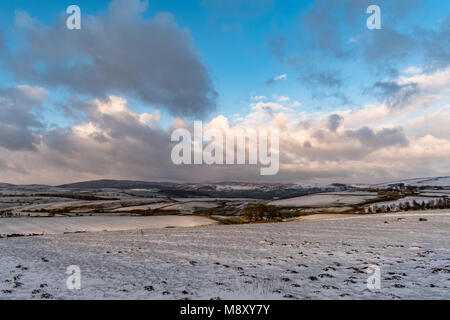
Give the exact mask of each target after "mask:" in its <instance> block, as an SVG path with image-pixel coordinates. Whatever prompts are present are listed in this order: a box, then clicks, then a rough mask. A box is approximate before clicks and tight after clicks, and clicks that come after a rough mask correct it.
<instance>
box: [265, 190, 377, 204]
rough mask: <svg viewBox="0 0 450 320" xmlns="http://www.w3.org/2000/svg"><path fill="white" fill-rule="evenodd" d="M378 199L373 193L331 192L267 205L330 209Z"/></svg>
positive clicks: (277, 201)
mask: <svg viewBox="0 0 450 320" xmlns="http://www.w3.org/2000/svg"><path fill="white" fill-rule="evenodd" d="M376 198H378V195H377V193H375V192H333V193H320V194H313V195H308V196H302V197H296V198H290V199H283V200H276V201H272V202H270V203H269V205H273V206H286V207H331V206H339V205H354V204H359V203H364V202H365V201H367V200H372V199H376Z"/></svg>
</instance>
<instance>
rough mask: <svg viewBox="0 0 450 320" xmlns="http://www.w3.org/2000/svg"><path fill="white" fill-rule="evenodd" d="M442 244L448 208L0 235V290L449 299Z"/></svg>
mask: <svg viewBox="0 0 450 320" xmlns="http://www.w3.org/2000/svg"><path fill="white" fill-rule="evenodd" d="M139 229H142V228H139ZM449 243H450V211H449V210H437V211H423V212H421V211H415V212H408V213H395V214H377V215H359V216H348V215H346V216H326V217H324V218H322V219H304V220H302V221H296V222H290V223H278V224H252V225H235V226H224V225H214V226H204V227H193V228H170V229H164V228H162V229H148V230H144V231H143V232H141V231H140V230H133V231H118V232H91V233H83V234H60V235H47V236H40V237H26V238H8V239H5V238H3V239H0V252H1V255H0V298H2V299H17V298H26V299H29V298H32V299H49V298H50V299H51V298H53V299H157V298H162V299H183V298H188V299H211V298H221V299H232V298H235V299H241V298H246V299H271V298H273V299H283V298H284V299H330V298H338V299H354V298H356V299H367V298H370V299H392V298H397V299H438V298H441V299H442V298H443V299H450V273H449V272H450V246H449ZM368 264H376V265H378V266H380V268H381V289H380V290H378V291H373V292H372V291H369V290H368V289H367V287H366V281H367V278H368V276H369V275H368V274H367V273H366V272H365V268H366V267H367V266H368ZM70 265H78V266H79V267H80V269H81V290H76V291H70V290H68V289H67V287H66V279H67V275H66V273H65V272H66V269H67V267H68V266H70Z"/></svg>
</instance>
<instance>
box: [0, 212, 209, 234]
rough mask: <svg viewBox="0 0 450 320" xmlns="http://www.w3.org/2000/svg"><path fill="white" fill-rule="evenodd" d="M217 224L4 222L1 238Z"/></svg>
mask: <svg viewBox="0 0 450 320" xmlns="http://www.w3.org/2000/svg"><path fill="white" fill-rule="evenodd" d="M210 224H215V222H214V221H213V220H211V219H208V218H202V217H196V216H155V217H111V216H107V217H52V218H28V217H27V218H3V219H0V235H8V234H21V235H29V234H60V233H73V232H98V231H118V230H120V231H125V230H141V229H158V228H167V227H195V226H203V225H210Z"/></svg>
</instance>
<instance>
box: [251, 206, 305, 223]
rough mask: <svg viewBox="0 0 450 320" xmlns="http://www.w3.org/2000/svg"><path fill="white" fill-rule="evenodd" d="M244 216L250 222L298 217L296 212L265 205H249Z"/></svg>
mask: <svg viewBox="0 0 450 320" xmlns="http://www.w3.org/2000/svg"><path fill="white" fill-rule="evenodd" d="M242 215H243V216H244V217H245V218H247V219H248V220H249V221H250V222H262V221H281V220H282V219H286V218H291V217H294V216H297V214H296V212H290V211H286V210H283V209H281V208H280V207H276V206H268V205H265V204H248V205H247V206H246V207H245V208H244V209H243V212H242Z"/></svg>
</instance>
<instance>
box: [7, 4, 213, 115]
mask: <svg viewBox="0 0 450 320" xmlns="http://www.w3.org/2000/svg"><path fill="white" fill-rule="evenodd" d="M146 8H147V6H146V3H145V2H141V1H139V0H131V1H126V0H114V1H113V2H112V3H111V4H110V6H109V10H108V11H107V12H106V13H103V14H100V15H98V16H83V24H82V30H80V31H78V30H68V29H67V28H66V27H65V18H66V15H64V14H63V15H62V16H61V17H60V19H59V20H58V21H57V22H56V23H55V24H53V25H51V26H45V25H43V24H41V23H40V22H39V21H37V20H36V19H33V18H31V17H30V16H29V15H28V14H26V13H24V12H19V13H18V14H17V15H16V21H15V29H16V32H17V33H18V34H19V35H20V37H16V39H15V40H16V41H17V42H18V43H19V45H18V48H19V49H18V50H17V51H16V52H15V53H14V55H9V56H8V55H7V54H3V59H4V60H6V64H7V66H8V67H9V69H10V71H12V72H13V74H14V76H15V77H16V79H18V80H19V81H21V82H22V81H27V82H31V83H38V84H39V85H40V86H45V87H52V88H57V87H66V88H68V89H69V90H70V91H71V92H73V93H75V94H88V95H90V96H93V97H102V98H106V97H107V96H108V95H110V94H119V95H128V96H134V97H136V98H138V99H140V100H141V101H143V102H144V103H146V104H149V105H153V106H159V107H161V108H165V109H166V110H168V111H169V112H171V113H172V114H173V115H181V116H195V115H204V114H206V113H208V112H210V111H213V110H214V109H215V105H216V98H217V93H216V91H215V90H214V88H213V84H212V80H211V78H210V75H209V72H208V70H207V68H206V67H205V66H204V64H203V62H202V60H201V57H200V55H199V53H198V51H197V49H196V48H195V46H194V43H193V40H192V38H191V36H190V34H189V31H188V30H185V29H181V28H180V27H179V26H178V25H177V24H176V22H175V20H174V18H173V16H172V15H171V14H168V13H159V14H157V15H156V16H155V17H154V18H153V19H147V18H144V16H143V14H144V12H145V10H146ZM22 40H23V41H22Z"/></svg>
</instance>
